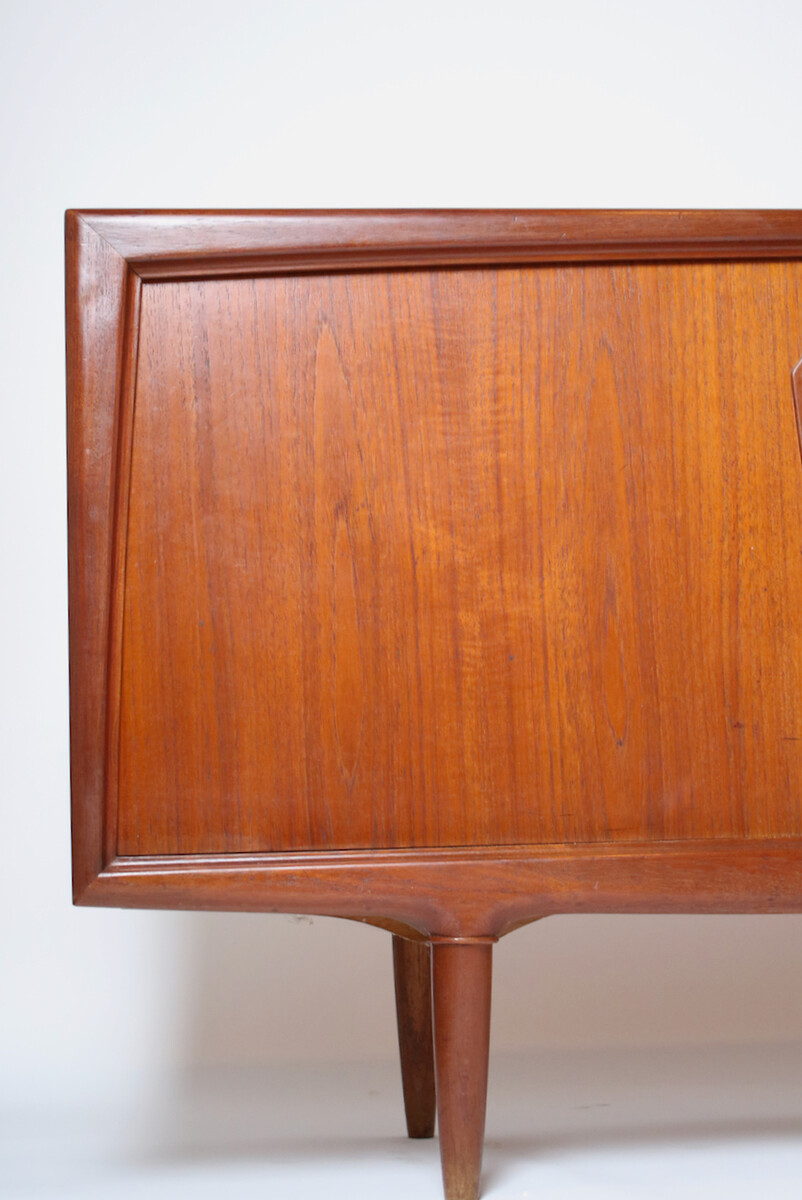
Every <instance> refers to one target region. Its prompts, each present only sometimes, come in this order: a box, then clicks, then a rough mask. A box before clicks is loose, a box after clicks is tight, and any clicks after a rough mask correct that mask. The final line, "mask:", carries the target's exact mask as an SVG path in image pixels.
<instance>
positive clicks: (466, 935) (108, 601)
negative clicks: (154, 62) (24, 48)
mask: <svg viewBox="0 0 802 1200" xmlns="http://www.w3.org/2000/svg"><path fill="white" fill-rule="evenodd" d="M66 242H67V379H68V476H69V533H70V537H69V573H70V675H71V713H70V717H71V752H72V825H73V872H74V899H75V902H76V903H78V904H88V905H114V906H124V907H151V908H197V909H229V910H246V911H262V912H295V913H315V914H321V915H332V916H346V917H351V918H355V919H359V920H366V921H371V922H373V923H376V924H380V925H384V926H385V927H387V928H390V929H393V930H395V931H396V932H403V933H404V934H405V935H406V936H409V937H417V938H423V939H428V940H433V941H436V940H437V939H460V940H467V941H468V942H471V941H473V940H474V939H480V940H481V939H488V940H494V939H495V938H497V937H499V936H501V935H502V934H504V933H507V932H509V931H510V930H511V929H513V928H515V927H517V926H519V925H521V924H524V923H526V922H528V921H531V920H535V919H537V918H539V917H542V916H546V915H549V914H553V913H566V912H579V911H585V912H638V913H648V912H696V913H699V912H740V913H746V912H796V911H802V839H794V838H783V839H776V840H773V841H756V840H755V841H752V840H735V839H732V840H726V841H724V840H722V841H681V842H679V841H677V842H648V843H645V842H644V843H626V844H617V845H609V844H608V845H599V844H582V845H560V846H546V845H535V846H515V847H480V848H468V849H459V848H454V849H422V850H358V851H336V852H328V851H325V852H320V851H315V852H308V853H275V854H272V853H271V854H267V853H266V854H233V855H205V854H203V855H182V856H143V857H121V856H118V855H117V849H116V828H115V814H116V792H115V778H116V753H117V736H118V699H119V686H118V681H119V676H120V645H121V622H120V604H119V598H120V596H121V595H122V589H123V586H124V579H123V572H124V562H125V514H126V506H127V482H128V473H129V466H130V442H131V427H132V407H133V405H132V398H133V394H134V388H135V378H134V376H135V369H136V359H137V336H138V314H139V300H140V293H141V288H142V283H143V281H150V280H181V279H189V278H201V277H204V278H208V277H214V276H232V275H239V276H243V275H255V274H266V273H298V272H314V271H346V270H355V269H360V270H363V269H375V270H381V269H383V268H390V267H392V268H396V269H397V268H402V267H412V266H432V267H434V266H449V267H459V266H467V265H471V264H473V265H475V264H487V265H494V266H499V265H504V264H512V263H516V264H522V263H557V262H572V263H584V262H605V261H662V262H667V261H684V260H712V261H716V260H728V259H729V260H732V259H744V260H747V259H800V258H802V213H798V212H729V213H706V212H650V213H645V212H514V211H487V212H460V211H456V212H392V211H390V212H322V211H321V212H292V213H283V212H237V213H232V212H229V213H223V212H219V213H215V212H206V213H198V212H100V211H71V212H68V213H67V216H66Z"/></svg>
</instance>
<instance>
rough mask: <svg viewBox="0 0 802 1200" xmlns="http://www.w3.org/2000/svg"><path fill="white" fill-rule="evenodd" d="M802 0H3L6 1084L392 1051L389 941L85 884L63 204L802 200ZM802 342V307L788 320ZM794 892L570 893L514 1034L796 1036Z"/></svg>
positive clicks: (75, 1082)
mask: <svg viewBox="0 0 802 1200" xmlns="http://www.w3.org/2000/svg"><path fill="white" fill-rule="evenodd" d="M800 43H802V6H800V5H799V3H798V0H797V2H793V3H791V2H789V3H782V2H778V0H761V2H760V3H756V2H755V3H751V2H750V3H747V2H745V0H728V2H725V0H715V2H709V0H708V2H705V0H674V2H673V3H672V4H671V5H665V4H659V5H658V4H654V3H648V0H611V2H607V3H593V2H592V0H585V2H581V0H562V2H561V3H559V4H555V3H554V2H553V0H549V2H547V3H544V2H542V0H531V2H529V3H514V2H511V0H493V3H489V2H488V0H485V2H484V3H475V2H473V0H459V2H454V0H445V2H438V0H405V2H404V3H403V4H390V3H381V2H380V0H373V2H372V3H358V2H334V3H325V2H323V0H291V2H287V3H282V2H275V0H262V2H261V3H260V2H256V0H228V2H227V3H226V4H223V3H221V2H214V3H212V2H209V0H186V2H184V0H137V3H132V2H131V0H125V2H123V3H121V2H119V0H105V2H103V3H86V2H71V0H0V121H1V122H2V127H1V128H0V189H1V190H0V202H2V223H0V268H2V269H1V270H0V304H1V305H2V308H1V310H0V455H1V456H2V465H1V467H0V523H1V525H2V545H1V546H0V563H2V570H3V579H2V587H1V588H0V607H1V608H2V612H1V613H0V638H2V655H3V657H2V664H1V665H0V739H2V746H1V747H0V773H1V775H0V789H1V790H0V864H1V865H0V988H1V989H2V993H1V996H2V998H1V1000H0V1004H1V1005H2V1007H1V1008H0V1081H2V1087H3V1089H4V1092H5V1097H4V1098H5V1100H6V1101H7V1102H8V1103H9V1104H11V1105H12V1106H13V1105H15V1104H24V1103H35V1102H39V1103H51V1102H52V1103H54V1104H55V1103H66V1102H69V1103H72V1102H75V1101H76V1098H80V1097H81V1096H84V1095H92V1096H94V1097H96V1098H97V1097H101V1098H103V1097H108V1098H110V1099H112V1098H114V1097H116V1096H119V1095H120V1094H122V1093H125V1094H126V1095H130V1094H133V1093H140V1094H142V1095H143V1096H145V1097H148V1096H158V1095H161V1094H163V1093H164V1092H165V1090H169V1089H170V1088H171V1087H173V1086H175V1085H176V1084H177V1083H178V1084H180V1081H181V1080H182V1079H185V1078H186V1077H187V1076H188V1075H190V1074H191V1073H192V1071H193V1069H194V1068H195V1067H197V1066H203V1065H211V1066H215V1065H221V1066H237V1065H240V1064H244V1063H256V1064H257V1065H259V1064H269V1063H273V1062H276V1061H278V1060H283V1061H291V1060H297V1059H306V1060H311V1059H324V1058H325V1059H329V1060H334V1059H337V1060H346V1059H364V1058H371V1057H373V1058H377V1057H382V1056H390V1055H393V1054H394V1053H395V1046H394V1026H393V1019H394V1018H393V1008H392V993H391V969H390V953H389V938H388V937H387V936H386V935H383V934H380V933H379V932H377V931H375V930H371V929H367V928H364V927H362V926H357V925H351V924H348V923H346V922H335V921H329V920H315V921H309V920H306V919H304V920H296V919H294V918H291V917H258V916H232V915H201V914H169V913H166V914H161V913H135V912H116V911H113V910H107V911H99V910H98V911H93V910H86V909H84V910H80V909H73V908H71V906H70V883H69V874H70V871H69V800H68V754H67V749H68V730H67V600H66V528H65V462H64V366H63V361H64V352H63V340H64V339H63V242H62V216H63V210H64V209H65V208H66V207H81V206H83V207H174V206H179V207H317V206H321V207H326V206H332V207H333V206H354V207H370V206H392V207H401V206H453V207H473V206H501V207H504V206H525V207H555V206H566V207H593V206H598V207H602V206H620V207H802V166H801V165H800V164H801V163H802V156H801V155H800V149H801V147H800V125H801V124H802V122H800V115H802V114H801V113H800V107H801V103H802V91H800V86H799V45H800ZM800 338H801V339H802V330H801V331H800ZM801 935H802V918H797V917H765V918H758V917H751V918H738V917H728V918H713V917H708V918H701V917H697V918H690V917H688V918H670V917H662V918H654V917H640V918H625V917H585V918H583V917H573V918H553V919H552V920H549V921H546V922H543V923H541V924H538V925H534V926H532V927H531V928H529V929H527V930H524V931H522V932H520V933H518V934H516V935H514V936H513V937H511V938H509V939H508V940H507V941H505V942H503V943H502V944H501V945H500V946H499V947H498V950H497V954H496V964H497V966H496V982H495V996H494V1004H495V1009H494V1049H505V1048H506V1049H516V1050H524V1049H527V1048H532V1047H545V1048H552V1049H554V1048H559V1047H568V1046H585V1047H591V1048H592V1047H606V1046H615V1045H624V1044H627V1045H633V1044H641V1045H649V1044H668V1045H681V1044H684V1045H693V1044H704V1043H711V1042H727V1043H735V1044H737V1043H747V1042H753V1041H771V1040H775V1041H785V1042H789V1041H791V1042H793V1041H797V1042H799V1041H800V1040H802V1006H800V1004H799V996H800V993H802V936H801Z"/></svg>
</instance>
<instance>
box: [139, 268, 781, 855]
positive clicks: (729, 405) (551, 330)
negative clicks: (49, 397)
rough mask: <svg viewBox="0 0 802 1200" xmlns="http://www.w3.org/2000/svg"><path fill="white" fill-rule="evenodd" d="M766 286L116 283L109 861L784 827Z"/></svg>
mask: <svg viewBox="0 0 802 1200" xmlns="http://www.w3.org/2000/svg"><path fill="white" fill-rule="evenodd" d="M800 279H802V273H801V269H800V267H798V266H797V265H796V264H787V263H732V264H682V265H657V264H649V265H640V266H632V265H626V266H604V267H602V266H589V267H541V268H537V269H527V270H518V269H505V270H482V271H471V270H464V271H460V272H413V273H405V274H403V275H398V274H386V273H385V274H368V275H366V274H362V275H360V274H351V275H342V276H314V277H305V278H297V277H292V278H272V279H258V280H241V281H203V282H188V283H181V284H158V285H154V284H146V285H145V288H144V291H143V300H142V334H141V337H142V354H141V359H142V361H141V362H140V366H139V374H138V385H137V397H136V421H135V433H134V452H133V468H132V477H131V491H130V495H131V503H130V513H129V521H128V569H127V571H128V573H127V581H128V582H127V586H126V607H125V619H124V627H125V635H124V646H123V688H122V712H121V740H120V801H119V820H120V831H119V840H118V851H119V853H121V854H123V855H130V854H137V853H144V854H179V853H216V852H223V851H232V850H235V851H238V852H253V851H259V850H262V851H275V850H295V849H299V850H300V849H311V848H321V849H323V848H337V847H341V848H360V847H362V848H367V847H377V848H390V847H405V846H409V847H413V846H432V847H434V846H452V845H484V844H487V845H493V844H499V843H502V844H511V845H515V844H537V843H543V844H548V845H551V844H555V843H562V842H564V843H579V842H586V841H594V842H604V841H609V840H622V841H642V840H648V839H654V840H658V841H659V840H662V839H669V840H673V839H677V838H680V839H682V838H688V839H698V838H706V837H710V838H721V837H726V838H733V837H736V838H740V837H754V838H762V839H765V838H771V837H792V836H802V805H801V804H800V795H802V792H801V791H800V784H801V783H802V780H801V779H800V767H801V766H802V758H800V754H798V753H797V751H796V749H795V747H796V746H797V745H802V726H800V723H799V718H798V715H797V705H796V696H797V694H798V691H799V685H800V678H799V675H800V661H802V660H801V659H800V653H799V651H800V636H801V635H802V629H801V628H800V623H799V620H798V619H797V612H798V610H799V600H800V598H801V597H802V555H801V553H800V546H801V545H802V536H801V535H802V469H801V468H800V456H799V447H798V442H797V435H796V431H795V416H794V406H793V402H792V392H791V388H790V384H789V379H790V372H791V369H792V367H793V364H794V363H795V362H796V361H797V358H798V355H799V348H800V338H802V333H800V332H799V331H802V311H800V299H799V284H800Z"/></svg>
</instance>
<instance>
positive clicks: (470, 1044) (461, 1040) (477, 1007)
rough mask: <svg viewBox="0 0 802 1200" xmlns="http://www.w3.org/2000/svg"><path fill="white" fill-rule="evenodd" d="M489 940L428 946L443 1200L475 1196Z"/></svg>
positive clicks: (485, 1044)
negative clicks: (443, 1188) (429, 947)
mask: <svg viewBox="0 0 802 1200" xmlns="http://www.w3.org/2000/svg"><path fill="white" fill-rule="evenodd" d="M492 964H493V947H492V944H491V943H490V942H462V943H460V942H435V943H434V944H433V946H432V990H433V995H434V1047H435V1064H436V1074H437V1120H438V1123H439V1126H440V1160H441V1162H442V1166H443V1185H444V1187H445V1194H446V1200H476V1197H477V1196H478V1195H479V1176H480V1173H481V1170H482V1147H483V1144H484V1134H485V1104H486V1099H487V1062H488V1051H489V1046H490V982H491V976H492Z"/></svg>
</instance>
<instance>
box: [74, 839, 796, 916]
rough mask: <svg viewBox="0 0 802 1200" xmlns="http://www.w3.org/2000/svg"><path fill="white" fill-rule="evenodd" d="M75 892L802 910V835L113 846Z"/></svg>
mask: <svg viewBox="0 0 802 1200" xmlns="http://www.w3.org/2000/svg"><path fill="white" fill-rule="evenodd" d="M81 903H84V904H101V905H103V904H108V905H112V906H119V907H141V908H165V909H170V908H179V909H183V908H189V909H224V910H230V911H248V912H290V913H309V914H315V915H320V916H343V917H351V918H355V919H358V920H360V919H361V920H364V919H375V920H388V919H389V920H393V921H395V922H400V923H402V924H404V925H408V926H410V927H411V928H412V929H414V930H417V931H418V932H419V933H421V934H422V935H424V936H425V937H427V938H432V937H441V938H448V939H453V938H482V939H485V938H496V937H501V936H503V935H504V934H505V933H507V932H509V931H510V930H511V929H512V928H513V927H515V926H517V925H520V924H522V923H523V922H525V921H529V920H534V919H536V918H539V917H544V916H550V915H555V914H557V913H575V912H596V913H604V912H628V913H658V912H674V913H681V912H684V913H706V912H710V913H713V912H716V913H752V912H754V913H757V912H802V839H781V840H775V841H746V840H744V841H721V842H711V841H696V842H652V843H629V844H625V845H621V846H611V845H604V846H594V845H590V844H584V845H574V846H514V847H509V848H503V847H487V848H476V849H466V850H460V849H453V850H425V851H412V850H388V851H368V850H365V851H339V852H336V853H314V854H276V855H220V856H186V857H170V858H167V857H165V858H155V857H154V858H117V859H115V860H114V861H113V862H112V863H110V864H109V865H108V867H107V868H106V869H105V870H104V871H102V872H100V873H99V874H98V877H97V878H96V879H95V881H94V882H93V883H92V884H91V885H90V886H89V887H88V888H87V889H86V891H85V892H84V894H83V895H82V896H81Z"/></svg>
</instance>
